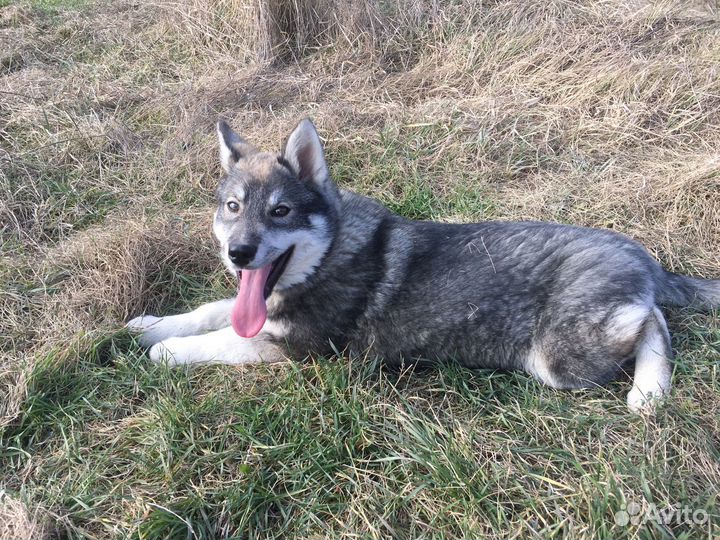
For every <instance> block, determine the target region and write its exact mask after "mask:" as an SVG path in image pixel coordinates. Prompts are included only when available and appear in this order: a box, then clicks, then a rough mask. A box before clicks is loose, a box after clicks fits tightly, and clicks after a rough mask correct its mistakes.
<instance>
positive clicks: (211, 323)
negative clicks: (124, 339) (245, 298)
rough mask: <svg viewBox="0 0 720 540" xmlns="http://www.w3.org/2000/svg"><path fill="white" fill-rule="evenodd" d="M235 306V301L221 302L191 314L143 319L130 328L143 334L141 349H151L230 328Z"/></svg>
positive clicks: (140, 337) (207, 305) (132, 321)
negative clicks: (176, 338) (164, 342)
mask: <svg viewBox="0 0 720 540" xmlns="http://www.w3.org/2000/svg"><path fill="white" fill-rule="evenodd" d="M234 302H235V300H234V299H232V298H230V299H227V300H218V301H217V302H210V303H209V304H203V305H202V306H200V307H199V308H197V309H194V310H193V311H190V312H188V313H182V314H181V315H170V316H168V317H154V316H152V315H143V316H141V317H135V318H134V319H132V320H131V321H130V322H128V323H127V325H126V328H127V329H128V330H130V331H131V332H136V333H139V334H140V335H139V337H138V341H139V342H140V345H142V346H143V347H151V346H153V345H155V344H156V343H159V342H160V341H163V340H165V339H168V338H171V337H184V336H196V335H198V334H203V333H205V332H210V331H212V330H218V329H220V328H225V327H226V326H230V311H231V310H232V306H233V303H234Z"/></svg>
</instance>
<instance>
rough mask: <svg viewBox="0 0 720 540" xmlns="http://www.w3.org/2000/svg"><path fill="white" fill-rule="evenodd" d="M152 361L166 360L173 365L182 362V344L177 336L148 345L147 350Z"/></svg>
mask: <svg viewBox="0 0 720 540" xmlns="http://www.w3.org/2000/svg"><path fill="white" fill-rule="evenodd" d="M148 356H150V360H152V361H153V362H167V363H168V365H170V366H174V365H177V364H180V363H182V362H183V354H182V346H181V342H180V339H179V338H170V339H166V340H164V341H161V342H159V343H156V344H155V345H153V346H152V347H150V351H149V352H148Z"/></svg>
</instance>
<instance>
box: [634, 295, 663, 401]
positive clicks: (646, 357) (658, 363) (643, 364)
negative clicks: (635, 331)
mask: <svg viewBox="0 0 720 540" xmlns="http://www.w3.org/2000/svg"><path fill="white" fill-rule="evenodd" d="M635 354H636V356H635V378H634V380H633V387H632V389H631V390H630V392H629V393H628V396H627V402H628V407H629V408H630V410H631V411H633V412H647V411H651V410H652V408H653V406H654V405H655V403H656V402H657V401H658V400H660V399H661V398H663V397H664V396H665V395H667V393H668V392H670V385H671V383H670V378H671V376H672V364H671V360H672V349H671V347H670V334H669V333H668V330H667V325H666V324H665V317H663V315H662V313H661V312H660V310H659V309H658V308H655V309H654V312H653V313H651V314H650V317H649V318H648V320H647V322H646V323H645V328H644V329H643V335H642V337H641V338H640V341H639V342H638V346H637V350H636V353H635Z"/></svg>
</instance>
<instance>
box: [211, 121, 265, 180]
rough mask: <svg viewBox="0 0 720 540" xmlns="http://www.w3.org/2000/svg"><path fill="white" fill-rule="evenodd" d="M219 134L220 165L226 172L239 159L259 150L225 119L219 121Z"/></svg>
mask: <svg viewBox="0 0 720 540" xmlns="http://www.w3.org/2000/svg"><path fill="white" fill-rule="evenodd" d="M217 134H218V140H219V142H220V165H222V168H223V169H224V170H225V172H228V173H229V172H230V170H231V169H232V168H233V167H234V166H235V164H236V163H237V162H238V161H240V160H241V159H243V158H245V157H247V156H249V155H251V154H255V153H256V152H257V148H255V147H254V146H253V145H252V144H250V143H248V142H247V141H245V140H244V139H243V138H242V137H240V135H238V134H237V133H235V132H234V131H233V130H232V128H231V127H230V126H229V125H228V124H227V122H225V120H220V121H219V122H218V123H217Z"/></svg>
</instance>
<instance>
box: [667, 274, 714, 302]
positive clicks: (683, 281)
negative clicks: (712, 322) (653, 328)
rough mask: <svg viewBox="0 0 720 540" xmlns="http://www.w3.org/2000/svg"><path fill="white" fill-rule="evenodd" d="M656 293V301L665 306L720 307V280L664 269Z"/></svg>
mask: <svg viewBox="0 0 720 540" xmlns="http://www.w3.org/2000/svg"><path fill="white" fill-rule="evenodd" d="M663 277H664V280H663V283H662V285H661V286H660V290H659V291H658V293H657V295H658V296H657V300H658V303H660V304H663V305H666V306H692V307H696V308H699V309H713V308H720V280H719V279H700V278H692V277H687V276H681V275H678V274H673V273H672V272H667V271H665V273H664V275H663Z"/></svg>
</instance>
